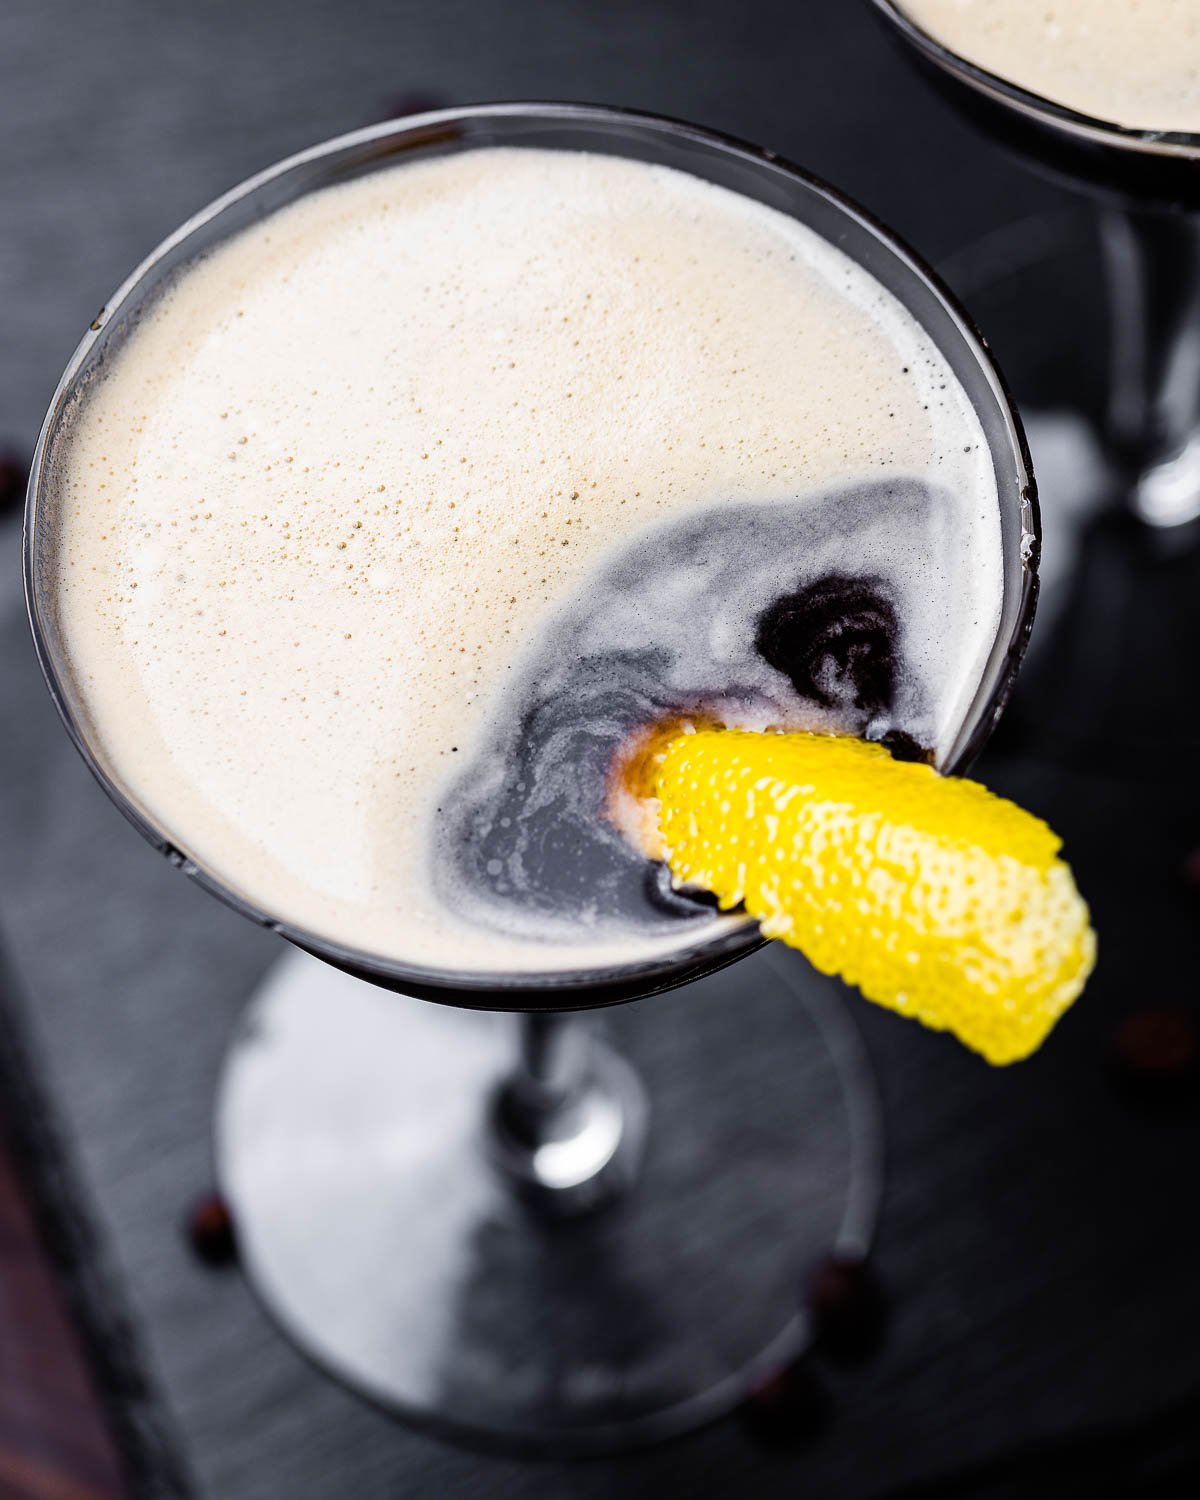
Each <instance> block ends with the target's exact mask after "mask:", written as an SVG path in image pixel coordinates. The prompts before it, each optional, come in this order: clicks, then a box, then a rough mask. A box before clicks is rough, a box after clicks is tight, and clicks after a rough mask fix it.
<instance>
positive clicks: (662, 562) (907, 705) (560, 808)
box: [431, 479, 970, 941]
mask: <svg viewBox="0 0 1200 1500" xmlns="http://www.w3.org/2000/svg"><path fill="white" fill-rule="evenodd" d="M965 524H966V523H965V521H964V519H963V516H962V507H961V504H960V503H959V502H958V501H956V500H955V498H954V497H952V496H951V495H950V494H949V493H948V492H946V491H945V490H941V489H937V488H934V487H931V486H930V485H928V484H926V483H924V482H922V481H919V480H916V479H900V480H889V481H879V482H864V483H861V484H857V485H852V486H848V487H845V488H838V489H831V490H829V491H827V492H825V493H823V494H821V495H818V496H813V495H806V496H804V497H803V499H798V500H796V501H795V502H771V503H765V504H738V505H734V506H722V507H719V508H712V509H704V510H701V511H696V512H693V513H691V514H688V515H686V516H684V517H682V518H680V519H678V520H675V521H672V522H670V523H667V524H664V525H661V526H658V527H654V528H651V529H648V530H643V531H642V532H641V533H640V534H638V535H636V536H635V537H634V538H632V539H631V540H630V542H629V543H627V544H626V545H624V546H622V547H620V548H619V550H617V551H615V552H613V553H612V554H610V556H609V558H608V560H607V562H606V564H605V565H604V566H603V567H602V568H601V569H599V570H597V571H596V572H595V573H594V574H593V576H592V577H590V578H589V580H588V582H587V584H586V586H585V587H584V588H582V589H581V590H579V591H578V592H577V593H576V594H575V595H574V597H573V598H572V599H571V600H570V601H569V602H568V603H567V604H566V605H565V606H564V607H563V608H562V609H561V610H560V611H558V612H557V613H556V614H555V615H554V616H553V617H552V618H551V619H550V621H549V622H548V623H547V626H546V629H545V631H544V633H543V635H542V637H541V640H540V643H539V644H538V646H537V647H536V649H535V650H534V651H533V652H532V653H530V654H529V655H528V657H527V658H526V660H525V661H524V662H523V663H522V664H521V667H520V670H519V675H518V676H517V678H516V680H515V681H514V683H513V684H512V686H511V688H509V689H507V690H506V691H505V693H504V695H503V701H502V704H501V706H500V708H499V709H498V711H497V712H496V714H495V716H494V719H493V723H492V725H491V730H490V733H489V734H487V735H486V736H481V737H480V739H479V740H478V741H477V745H478V749H477V752H476V754H475V755H474V756H473V758H472V760H471V763H470V764H469V765H468V766H467V767H466V769H465V770H464V771H463V772H462V774H461V775H459V776H458V777H457V778H456V779H455V780H454V781H453V782H452V783H451V784H450V785H448V786H447V787H446V789H445V791H444V794H443V796H442V798H441V805H440V807H439V809H438V815H437V819H436V823H435V838H436V841H437V845H438V848H437V852H436V857H435V858H434V859H433V860H432V861H431V864H432V867H433V868H434V869H435V870H436V871H437V880H438V894H439V896H440V898H441V900H442V901H443V902H444V903H445V904H446V905H447V906H448V907H450V908H451V909H452V910H455V911H456V912H459V913H461V914H462V915H463V916H465V917H467V918H468V919H469V920H470V921H472V922H474V923H478V924H481V925H484V926H489V927H492V928H494V929H495V930H497V931H503V932H505V933H509V934H513V933H518V934H520V935H521V936H522V937H526V938H537V937H541V938H549V939H558V940H560V941H561V940H564V939H569V938H570V937H571V935H578V934H579V932H580V928H581V926H582V927H583V928H584V929H585V930H587V929H591V931H592V933H593V935H604V936H606V937H612V936H618V935H619V934H620V933H622V932H628V933H630V934H642V935H648V934H654V935H657V934H662V935H663V936H667V935H669V934H670V933H672V932H676V931H678V932H681V933H682V930H683V929H684V928H685V927H688V926H691V927H697V926H700V925H702V924H704V923H707V922H710V921H712V920H713V914H712V912H711V911H710V910H708V909H707V908H706V907H705V906H704V905H703V904H701V903H699V902H697V901H695V900H693V899H691V898H689V897H687V896H685V895H681V894H677V893H675V892H673V891H672V890H671V889H670V885H669V882H668V881H667V880H666V879H665V878H664V872H663V871H662V870H661V868H660V867H657V866H649V865H648V864H647V862H646V860H645V859H644V858H643V857H642V856H641V855H640V854H639V853H638V852H637V851H636V850H635V849H633V848H632V847H631V845H630V844H629V843H628V842H627V841H626V839H625V838H624V837H623V836H622V834H621V833H620V832H619V831H618V830H617V829H616V828H615V827H614V826H612V824H611V823H610V822H608V821H607V819H606V817H605V809H604V804H605V797H606V782H607V777H608V774H609V771H610V768H611V765H612V761H613V758H614V755H615V753H616V752H617V750H618V748H619V747H620V746H621V745H622V744H623V743H624V742H625V741H626V740H627V739H628V737H629V736H630V734H631V733H632V732H634V731H636V730H637V729H638V728H639V727H640V726H643V725H646V724H648V723H650V722H652V721H654V720H656V719H660V718H663V717H667V716H670V715H672V714H677V713H687V712H698V711H701V712H705V713H707V714H710V715H713V716H715V717H717V718H720V719H722V720H724V721H725V722H728V723H737V724H745V725H760V726H762V725H766V724H780V725H787V726H792V727H807V728H836V729H838V730H841V731H844V732H848V733H854V734H863V735H867V736H868V737H871V738H885V737H893V738H896V739H898V740H900V742H901V743H904V744H908V745H910V746H911V745H912V744H913V743H914V742H915V743H916V744H917V745H920V746H932V745H934V744H935V743H936V742H937V739H938V715H937V712H936V706H937V703H938V699H939V690H940V689H942V687H943V681H942V679H943V677H944V676H945V675H947V674H948V673H950V671H951V670H952V668H953V666H954V658H955V653H954V648H953V642H954V640H955V638H956V637H955V628H956V624H957V623H958V621H959V619H960V616H961V614H962V612H963V610H964V608H965V607H968V605H969V597H970V596H969V591H965V590H964V589H963V587H962V581H961V580H957V581H956V579H955V578H954V576H953V575H952V573H947V572H945V571H943V570H942V569H941V568H940V567H939V565H938V562H937V559H939V557H941V558H944V557H945V556H947V555H949V556H951V557H953V556H956V555H959V554H958V552H957V549H956V548H955V547H954V546H953V545H950V547H949V548H948V547H947V541H948V537H947V533H948V532H949V533H954V532H956V531H957V530H958V529H959V528H961V527H962V526H964V525H965ZM952 541H953V538H952V537H951V543H952ZM956 583H957V586H956Z"/></svg>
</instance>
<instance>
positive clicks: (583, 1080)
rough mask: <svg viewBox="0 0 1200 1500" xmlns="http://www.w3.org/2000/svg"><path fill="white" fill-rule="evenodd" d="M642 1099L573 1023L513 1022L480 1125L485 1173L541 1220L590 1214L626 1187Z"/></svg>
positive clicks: (580, 1024)
mask: <svg viewBox="0 0 1200 1500" xmlns="http://www.w3.org/2000/svg"><path fill="white" fill-rule="evenodd" d="M645 1122H646V1098H645V1092H644V1090H643V1088H642V1085H641V1082H640V1080H639V1079H638V1076H637V1074H636V1073H635V1072H634V1071H633V1069H632V1068H631V1067H630V1066H629V1064H628V1063H627V1062H626V1061H625V1060H624V1058H622V1057H620V1056H619V1055H618V1054H617V1053H615V1052H614V1051H612V1049H611V1048H609V1047H608V1046H606V1045H605V1044H604V1043H603V1042H601V1041H600V1040H599V1039H598V1038H597V1037H596V1036H595V1034H594V1031H593V1026H592V1022H591V1020H590V1019H585V1018H582V1017H579V1016H577V1015H573V1014H565V1013H560V1012H552V1011H535V1012H532V1013H529V1014H523V1015H520V1016H518V1018H517V1058H516V1063H515V1065H514V1067H513V1069H512V1071H511V1072H510V1073H509V1075H508V1077H507V1078H506V1079H504V1081H503V1082H502V1083H501V1085H500V1087H499V1088H498V1089H497V1091H496V1094H495V1097H494V1099H493V1101H492V1109H491V1117H490V1120H489V1122H488V1144H489V1149H490V1154H491V1158H492V1162H493V1165H494V1166H495V1167H496V1169H497V1170H498V1171H499V1172H500V1174H501V1176H502V1177H503V1178H504V1179H505V1180H506V1181H507V1182H508V1184H509V1185H510V1187H512V1188H513V1189H514V1190H515V1191H517V1192H518V1193H519V1194H520V1195H521V1196H522V1197H523V1198H525V1199H526V1200H528V1201H529V1202H530V1203H531V1204H532V1205H533V1206H535V1207H536V1208H538V1209H540V1210H542V1211H543V1212H546V1213H552V1214H560V1215H563V1214H573V1213H579V1212H582V1211H584V1210H587V1209H591V1208H594V1207H596V1206H597V1205H598V1204H600V1203H601V1202H604V1201H607V1200H608V1199H610V1198H612V1197H614V1196H616V1195H617V1194H619V1193H621V1192H624V1191H625V1190H626V1189H627V1188H628V1187H630V1186H631V1184H632V1183H633V1181H634V1179H635V1177H636V1174H637V1168H638V1165H639V1163H640V1160H641V1153H642V1143H643V1140H644V1137H645Z"/></svg>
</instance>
